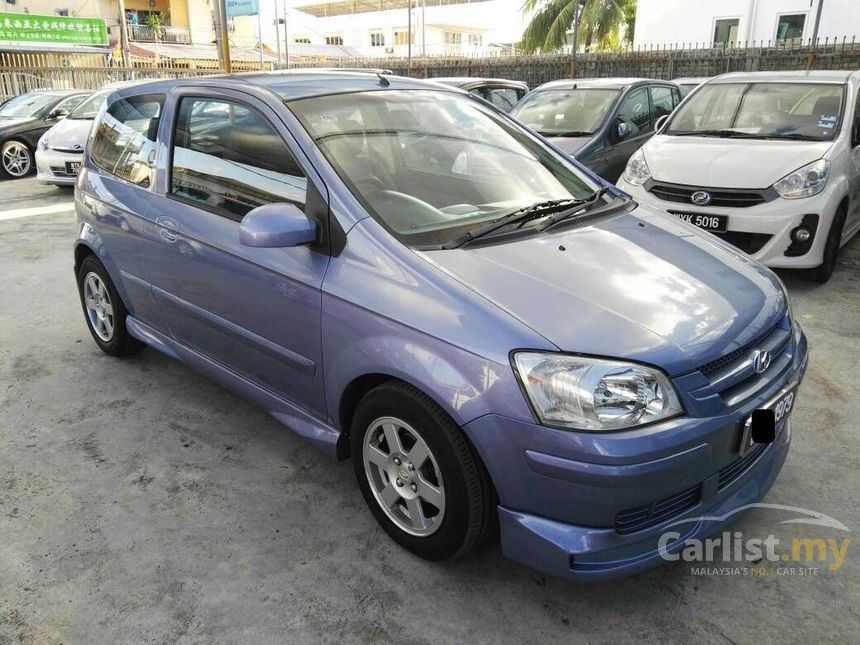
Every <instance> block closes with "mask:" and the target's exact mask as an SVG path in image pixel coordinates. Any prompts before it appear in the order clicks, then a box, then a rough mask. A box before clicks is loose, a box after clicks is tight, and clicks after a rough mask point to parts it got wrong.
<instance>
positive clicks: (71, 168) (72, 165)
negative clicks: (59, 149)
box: [66, 161, 81, 175]
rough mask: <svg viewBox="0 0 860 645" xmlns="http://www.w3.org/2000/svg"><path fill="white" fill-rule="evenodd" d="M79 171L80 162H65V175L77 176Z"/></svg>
mask: <svg viewBox="0 0 860 645" xmlns="http://www.w3.org/2000/svg"><path fill="white" fill-rule="evenodd" d="M80 171H81V162H80V161H67V162H66V174H67V175H77V174H78V173H79V172H80Z"/></svg>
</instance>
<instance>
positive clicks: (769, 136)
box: [618, 71, 860, 282]
mask: <svg viewBox="0 0 860 645" xmlns="http://www.w3.org/2000/svg"><path fill="white" fill-rule="evenodd" d="M858 87H860V71H856V72H847V71H842V72H837V71H811V72H753V73H732V74H724V75H722V76H718V77H716V78H714V79H712V80H710V81H708V82H707V83H705V84H704V85H702V86H701V87H699V88H698V89H697V90H696V91H695V93H693V94H691V95H690V96H689V97H688V98H687V99H686V100H685V101H684V102H683V103H682V104H681V105H680V106H679V107H678V109H677V110H675V112H673V113H672V114H671V115H670V116H668V117H667V118H666V119H664V120H663V122H662V123H660V124H659V125H658V133H657V134H656V135H655V136H654V137H653V138H651V140H649V141H648V143H646V144H645V145H644V146H643V147H642V148H640V149H639V150H638V151H637V152H636V153H635V154H634V155H633V156H632V157H631V158H630V160H629V162H628V163H627V168H626V169H625V171H624V173H623V175H622V176H621V179H620V180H619V182H618V186H619V187H620V188H621V189H622V190H624V191H626V192H628V193H629V194H630V195H631V196H632V197H633V198H634V199H635V200H636V201H638V202H641V203H643V204H647V205H649V206H651V207H653V208H657V209H660V210H662V211H664V212H666V213H669V214H671V215H675V216H677V217H680V218H682V219H684V220H686V221H688V222H690V223H691V224H693V225H695V226H698V227H699V228H701V229H704V230H706V231H710V232H711V233H714V234H716V235H718V236H720V237H722V238H723V239H725V240H726V241H728V242H730V243H731V244H734V245H735V246H737V247H738V248H740V249H742V250H743V251H745V252H747V253H749V254H750V255H752V256H753V257H754V258H756V259H757V260H759V261H761V262H763V263H764V264H766V265H768V266H770V267H775V268H786V269H811V270H812V271H811V276H812V277H813V278H814V279H816V280H818V281H820V282H826V281H827V280H828V279H829V278H830V275H831V274H832V272H833V267H834V266H835V264H836V255H837V252H838V251H839V247H840V246H841V245H842V244H844V243H845V242H847V241H848V240H849V239H850V238H851V237H852V236H853V235H854V234H855V233H857V231H858V230H860V102H858V96H857V94H858Z"/></svg>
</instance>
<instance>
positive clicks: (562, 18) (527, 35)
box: [520, 0, 636, 53]
mask: <svg viewBox="0 0 860 645" xmlns="http://www.w3.org/2000/svg"><path fill="white" fill-rule="evenodd" d="M577 2H578V3H579V4H580V7H581V8H580V18H579V31H578V34H577V39H578V41H579V43H580V44H581V45H582V46H583V47H584V48H585V49H586V51H589V50H591V49H611V48H615V47H618V46H619V45H621V40H622V38H623V39H624V40H628V41H631V40H632V39H633V30H634V27H635V21H636V0H525V2H524V3H523V12H525V13H533V14H534V15H533V17H532V19H531V21H530V22H529V24H528V26H527V27H526V29H525V31H524V32H523V38H522V41H521V42H520V47H521V49H522V50H523V51H525V52H527V53H532V52H537V51H541V52H551V51H557V50H559V49H562V48H563V47H564V46H565V45H566V44H567V32H568V31H569V30H570V29H572V28H573V15H574V13H573V12H574V7H575V5H576V3H577Z"/></svg>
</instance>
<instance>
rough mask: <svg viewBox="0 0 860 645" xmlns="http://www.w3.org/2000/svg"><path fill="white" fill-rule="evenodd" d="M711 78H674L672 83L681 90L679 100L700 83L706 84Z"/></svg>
mask: <svg viewBox="0 0 860 645" xmlns="http://www.w3.org/2000/svg"><path fill="white" fill-rule="evenodd" d="M712 78H713V76H690V77H684V78H676V79H674V80H673V81H672V82H673V83H675V85H677V86H678V87H680V88H681V98H683V97H685V96H687V94H689V93H690V92H692V91H693V90H694V89H696V88H697V87H699V85H701V84H702V83H707V82H708V81H709V80H711V79H712Z"/></svg>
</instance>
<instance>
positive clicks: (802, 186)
mask: <svg viewBox="0 0 860 645" xmlns="http://www.w3.org/2000/svg"><path fill="white" fill-rule="evenodd" d="M829 176H830V162H829V161H827V159H819V160H818V161H813V162H812V163H811V164H807V165H805V166H804V167H803V168H798V169H797V170H795V171H794V172H793V173H791V174H790V175H786V176H785V177H783V178H782V179H780V180H779V181H778V182H776V183H775V184H774V185H773V188H774V190H776V192H777V193H779V196H780V197H782V198H783V199H799V198H801V197H811V196H812V195H817V194H818V193H820V192H821V191H822V190H824V186H825V185H827V178H828V177H829Z"/></svg>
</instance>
